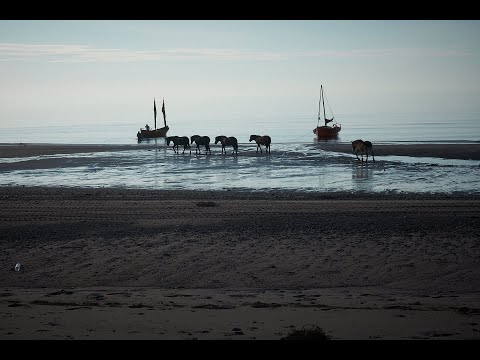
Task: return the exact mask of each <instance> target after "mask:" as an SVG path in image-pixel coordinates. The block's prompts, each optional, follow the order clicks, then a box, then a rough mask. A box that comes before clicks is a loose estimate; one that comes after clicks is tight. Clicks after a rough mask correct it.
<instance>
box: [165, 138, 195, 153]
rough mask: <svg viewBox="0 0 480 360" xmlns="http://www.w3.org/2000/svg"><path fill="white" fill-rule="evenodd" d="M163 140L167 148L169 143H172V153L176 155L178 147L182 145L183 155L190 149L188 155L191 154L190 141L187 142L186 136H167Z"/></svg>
mask: <svg viewBox="0 0 480 360" xmlns="http://www.w3.org/2000/svg"><path fill="white" fill-rule="evenodd" d="M165 140H167V146H169V145H170V141H172V142H173V146H172V148H173V151H174V152H176V153H178V146H179V145H183V152H182V154H183V153H185V150H187V149H190V154H191V153H192V149H191V148H190V140H188V137H187V136H168V137H167V138H166V139H165Z"/></svg>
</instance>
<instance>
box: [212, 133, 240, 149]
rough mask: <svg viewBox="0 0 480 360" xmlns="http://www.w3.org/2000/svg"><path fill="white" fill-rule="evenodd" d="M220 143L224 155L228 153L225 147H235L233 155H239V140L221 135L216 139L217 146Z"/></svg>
mask: <svg viewBox="0 0 480 360" xmlns="http://www.w3.org/2000/svg"><path fill="white" fill-rule="evenodd" d="M218 142H220V143H221V144H222V154H223V152H224V151H225V154H226V153H227V150H225V146H233V151H232V154H233V153H236V154H238V141H237V138H236V137H234V136H229V137H226V136H224V135H219V136H216V137H215V144H217V143H218Z"/></svg>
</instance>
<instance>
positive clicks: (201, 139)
mask: <svg viewBox="0 0 480 360" xmlns="http://www.w3.org/2000/svg"><path fill="white" fill-rule="evenodd" d="M190 140H191V143H192V144H193V142H195V143H196V144H197V147H196V149H195V154H197V152H198V154H200V145H205V153H207V152H208V153H210V154H211V153H212V151H211V150H210V138H209V137H208V136H200V135H192V136H191V137H190Z"/></svg>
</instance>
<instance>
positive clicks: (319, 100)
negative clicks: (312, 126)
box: [317, 85, 322, 127]
mask: <svg viewBox="0 0 480 360" xmlns="http://www.w3.org/2000/svg"><path fill="white" fill-rule="evenodd" d="M321 101H322V86H321V85H320V97H319V98H318V119H317V127H318V126H319V125H320V103H321Z"/></svg>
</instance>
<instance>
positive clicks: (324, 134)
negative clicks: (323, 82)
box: [313, 86, 342, 140]
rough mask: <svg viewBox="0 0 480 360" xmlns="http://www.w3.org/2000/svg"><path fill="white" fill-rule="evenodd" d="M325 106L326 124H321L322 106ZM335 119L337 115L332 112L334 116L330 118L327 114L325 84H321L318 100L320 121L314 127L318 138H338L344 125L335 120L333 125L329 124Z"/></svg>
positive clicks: (324, 118)
mask: <svg viewBox="0 0 480 360" xmlns="http://www.w3.org/2000/svg"><path fill="white" fill-rule="evenodd" d="M322 106H323V121H324V123H325V125H322V126H320V119H321V108H322ZM334 120H335V117H334V116H333V113H332V118H331V119H328V118H327V116H326V115H325V95H324V93H323V86H320V99H319V101H318V121H317V127H316V128H315V129H313V133H314V134H315V135H316V136H317V140H323V139H336V138H337V137H338V133H339V132H340V130H342V125H340V124H338V123H337V122H335V123H334V124H333V125H332V126H329V125H328V123H330V122H332V121H334Z"/></svg>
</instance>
